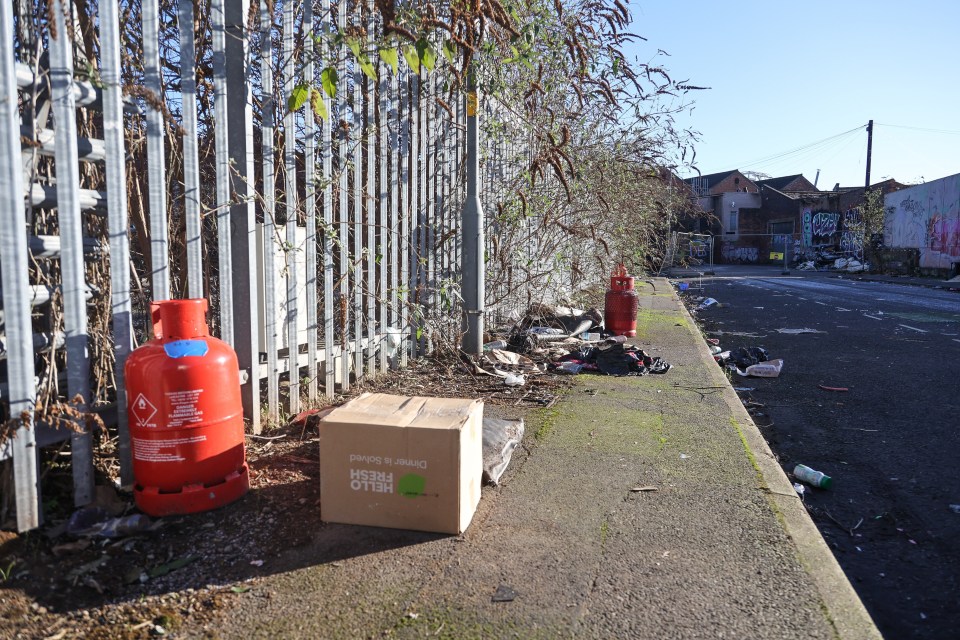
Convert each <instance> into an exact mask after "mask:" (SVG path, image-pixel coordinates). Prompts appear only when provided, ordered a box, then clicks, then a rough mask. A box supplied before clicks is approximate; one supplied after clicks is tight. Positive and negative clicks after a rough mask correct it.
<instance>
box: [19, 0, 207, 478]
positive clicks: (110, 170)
mask: <svg viewBox="0 0 960 640" xmlns="http://www.w3.org/2000/svg"><path fill="white" fill-rule="evenodd" d="M187 4H189V3H187ZM191 24H192V23H191ZM100 46H101V54H100V55H101V61H100V78H101V81H102V82H103V140H104V147H105V149H106V157H105V161H106V167H105V168H106V183H107V212H108V233H109V234H110V244H109V246H110V290H111V296H112V298H111V307H112V312H113V357H114V365H113V375H114V379H115V380H116V394H117V441H118V445H117V450H118V457H119V459H120V484H121V485H122V486H124V487H130V486H132V485H133V481H134V478H133V458H132V455H131V450H130V432H129V429H128V425H127V411H126V408H127V392H126V385H125V380H126V378H125V376H124V365H125V364H126V361H127V357H128V356H129V355H130V352H131V351H133V310H132V304H131V301H130V238H129V235H128V233H129V228H130V221H129V220H130V219H129V216H128V211H127V179H126V168H125V166H124V165H125V162H126V160H125V159H126V144H125V142H124V139H123V133H124V127H123V103H122V99H123V87H122V80H121V78H122V74H121V68H120V65H121V62H120V61H121V58H120V11H119V6H118V3H117V0H102V2H101V3H100ZM0 126H3V125H2V124H0ZM191 295H193V293H192V292H191ZM200 295H202V288H201V293H200Z"/></svg>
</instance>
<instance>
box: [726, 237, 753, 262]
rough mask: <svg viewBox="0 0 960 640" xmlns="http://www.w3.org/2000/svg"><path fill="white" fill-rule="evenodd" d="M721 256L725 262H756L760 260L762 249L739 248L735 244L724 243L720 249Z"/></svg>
mask: <svg viewBox="0 0 960 640" xmlns="http://www.w3.org/2000/svg"><path fill="white" fill-rule="evenodd" d="M720 255H721V256H723V260H724V261H725V262H756V261H757V260H759V259H760V249H759V248H757V247H738V246H737V245H736V243H734V242H724V243H723V246H722V247H720Z"/></svg>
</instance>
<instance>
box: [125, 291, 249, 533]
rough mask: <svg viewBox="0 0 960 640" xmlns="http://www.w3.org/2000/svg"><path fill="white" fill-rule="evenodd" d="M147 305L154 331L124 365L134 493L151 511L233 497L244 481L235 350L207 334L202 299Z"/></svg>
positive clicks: (203, 506) (181, 509)
mask: <svg viewBox="0 0 960 640" xmlns="http://www.w3.org/2000/svg"><path fill="white" fill-rule="evenodd" d="M150 310H151V314H152V318H153V335H154V336H155V337H154V339H153V340H151V341H149V342H148V343H146V344H144V345H143V346H141V347H140V348H138V349H136V350H135V351H134V352H133V353H132V354H130V357H129V358H127V363H126V365H125V367H124V375H125V377H126V387H127V418H128V421H129V425H130V441H131V445H132V449H133V476H134V480H135V482H136V485H135V487H134V500H135V501H136V503H137V506H138V507H139V508H140V510H141V511H143V512H144V513H147V514H150V515H152V516H166V515H174V514H185V513H195V512H198V511H206V510H208V509H213V508H216V507H219V506H222V505H225V504H228V503H230V502H233V501H234V500H236V499H238V498H240V497H241V496H242V495H243V494H245V493H246V492H247V489H248V488H249V486H250V482H249V477H248V474H247V463H246V458H245V453H244V431H243V406H242V404H241V400H240V370H239V367H238V364H237V355H236V353H234V351H233V349H231V348H230V345H228V344H227V343H225V342H223V341H221V340H218V339H217V338H214V337H211V336H210V331H209V329H208V328H207V322H206V312H207V301H206V300H204V299H202V298H201V299H194V300H166V301H163V302H156V303H153V304H151V309H150Z"/></svg>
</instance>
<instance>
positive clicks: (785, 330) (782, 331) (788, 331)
mask: <svg viewBox="0 0 960 640" xmlns="http://www.w3.org/2000/svg"><path fill="white" fill-rule="evenodd" d="M777 333H786V334H790V335H798V334H801V333H826V331H820V330H818V329H777Z"/></svg>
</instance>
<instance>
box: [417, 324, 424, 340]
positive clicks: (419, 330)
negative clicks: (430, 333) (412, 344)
mask: <svg viewBox="0 0 960 640" xmlns="http://www.w3.org/2000/svg"><path fill="white" fill-rule="evenodd" d="M422 337H423V327H417V340H420V339H421V338H422Z"/></svg>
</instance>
